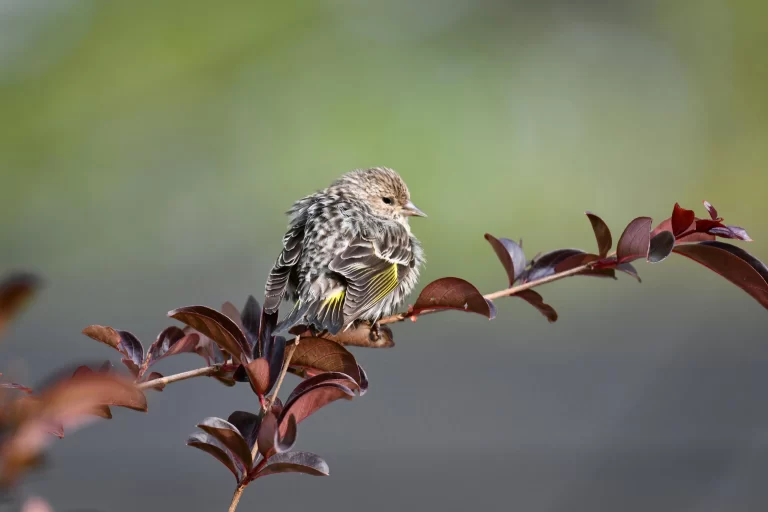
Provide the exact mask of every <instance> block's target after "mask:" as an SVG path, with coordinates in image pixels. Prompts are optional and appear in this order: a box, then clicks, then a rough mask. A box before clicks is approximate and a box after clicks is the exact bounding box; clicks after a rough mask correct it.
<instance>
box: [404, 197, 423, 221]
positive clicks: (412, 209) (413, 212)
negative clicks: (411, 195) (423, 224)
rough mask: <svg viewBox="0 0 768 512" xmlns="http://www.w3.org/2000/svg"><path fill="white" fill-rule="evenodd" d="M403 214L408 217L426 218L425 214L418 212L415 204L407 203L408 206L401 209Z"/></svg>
mask: <svg viewBox="0 0 768 512" xmlns="http://www.w3.org/2000/svg"><path fill="white" fill-rule="evenodd" d="M403 213H404V214H405V215H408V216H409V217H426V216H427V214H426V213H424V212H423V211H421V210H419V209H418V208H417V207H416V205H415V204H413V203H412V202H410V201H408V204H406V205H405V207H404V208H403Z"/></svg>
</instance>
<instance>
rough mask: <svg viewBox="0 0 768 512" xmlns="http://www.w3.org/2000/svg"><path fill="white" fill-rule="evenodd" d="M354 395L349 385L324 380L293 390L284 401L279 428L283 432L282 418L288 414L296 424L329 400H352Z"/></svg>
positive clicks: (308, 380) (328, 402) (284, 426)
mask: <svg viewBox="0 0 768 512" xmlns="http://www.w3.org/2000/svg"><path fill="white" fill-rule="evenodd" d="M323 375H326V374H320V375H318V376H316V377H312V378H310V379H307V380H305V381H304V382H302V384H305V383H307V382H310V381H312V380H313V379H317V378H318V377H322V376H323ZM354 396H355V393H354V392H353V391H352V390H351V389H350V388H349V387H347V386H344V385H342V384H338V383H336V382H324V383H322V384H317V385H314V386H308V387H306V388H305V389H304V390H303V391H302V392H300V393H295V390H294V393H291V396H290V397H289V398H288V401H287V402H286V403H285V406H284V407H283V412H282V414H281V415H280V422H279V423H280V430H281V432H282V433H283V434H285V429H286V428H287V427H286V424H285V423H284V422H283V420H284V419H285V418H286V417H287V416H288V415H289V414H293V415H294V416H295V417H296V423H297V424H298V423H301V422H302V421H304V420H305V419H307V418H308V417H309V416H311V415H312V414H314V413H315V412H317V411H318V410H320V409H321V408H323V407H325V406H326V405H328V404H330V403H331V402H335V401H336V400H339V399H342V398H344V399H346V400H352V398H354ZM263 428H264V425H263V423H262V429H263Z"/></svg>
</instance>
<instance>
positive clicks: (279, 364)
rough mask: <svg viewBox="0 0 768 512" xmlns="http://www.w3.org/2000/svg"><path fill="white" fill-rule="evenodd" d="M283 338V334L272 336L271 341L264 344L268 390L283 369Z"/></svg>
mask: <svg viewBox="0 0 768 512" xmlns="http://www.w3.org/2000/svg"><path fill="white" fill-rule="evenodd" d="M285 344H286V342H285V338H284V337H283V336H272V342H271V343H268V344H267V346H266V350H265V354H264V357H265V358H266V359H267V361H269V386H268V387H267V392H269V391H270V390H271V389H272V388H273V387H274V385H275V383H276V382H277V378H278V376H279V375H280V370H282V369H283V360H284V359H285Z"/></svg>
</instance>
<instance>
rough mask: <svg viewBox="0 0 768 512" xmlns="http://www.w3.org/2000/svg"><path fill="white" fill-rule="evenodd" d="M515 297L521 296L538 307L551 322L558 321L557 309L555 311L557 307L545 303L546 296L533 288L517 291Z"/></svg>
mask: <svg viewBox="0 0 768 512" xmlns="http://www.w3.org/2000/svg"><path fill="white" fill-rule="evenodd" d="M513 297H520V298H521V299H523V300H524V301H526V302H527V303H528V304H530V305H531V306H533V307H535V308H536V309H538V310H539V313H541V314H542V315H544V316H545V317H546V318H547V320H548V321H549V322H550V323H552V322H556V321H557V311H555V308H553V307H552V306H550V305H549V304H545V303H544V298H543V297H542V296H541V295H540V294H539V293H538V292H535V291H533V290H523V291H521V292H517V293H516V294H515V295H513Z"/></svg>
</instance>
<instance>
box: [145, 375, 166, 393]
mask: <svg viewBox="0 0 768 512" xmlns="http://www.w3.org/2000/svg"><path fill="white" fill-rule="evenodd" d="M162 378H163V374H162V373H158V372H152V373H150V374H149V376H147V378H146V379H144V382H149V381H151V380H155V379H162ZM152 389H154V390H155V391H160V392H162V391H163V390H164V389H165V384H160V385H158V386H154V387H153V388H152Z"/></svg>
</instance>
